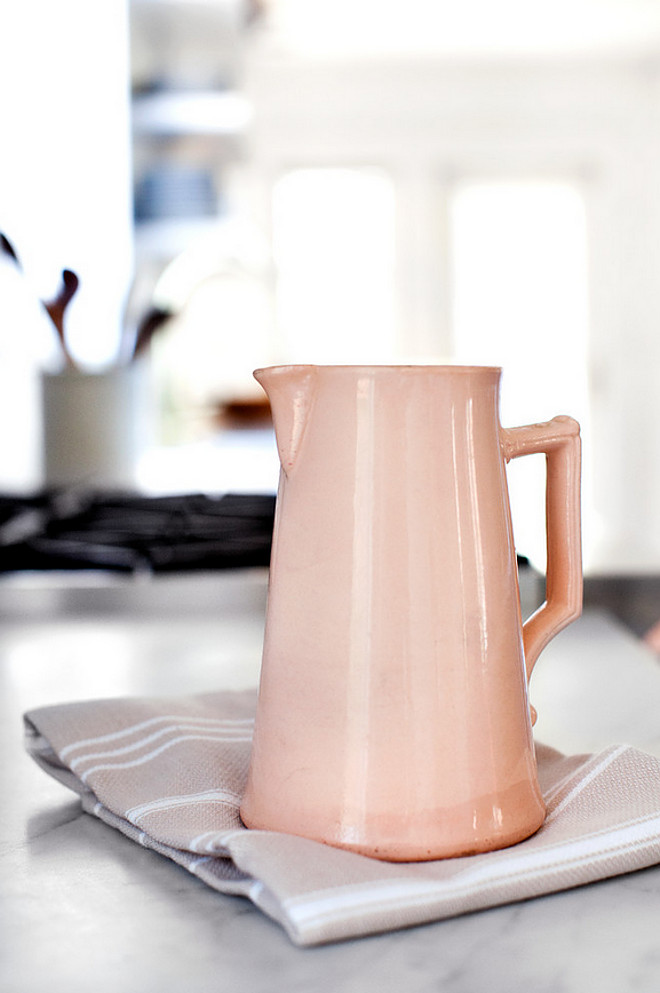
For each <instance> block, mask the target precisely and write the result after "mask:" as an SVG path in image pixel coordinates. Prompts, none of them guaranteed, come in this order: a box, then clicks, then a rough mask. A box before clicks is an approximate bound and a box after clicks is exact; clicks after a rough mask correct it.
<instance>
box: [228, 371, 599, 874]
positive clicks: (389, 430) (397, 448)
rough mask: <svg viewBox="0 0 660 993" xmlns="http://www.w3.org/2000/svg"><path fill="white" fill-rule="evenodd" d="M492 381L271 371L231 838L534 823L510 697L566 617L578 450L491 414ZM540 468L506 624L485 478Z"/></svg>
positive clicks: (422, 848) (366, 839)
mask: <svg viewBox="0 0 660 993" xmlns="http://www.w3.org/2000/svg"><path fill="white" fill-rule="evenodd" d="M500 375H501V370H500V369H498V368H489V367H465V366H279V367H274V368H269V369H260V370H257V372H256V373H255V376H256V378H257V380H258V381H259V382H260V383H261V384H262V386H263V387H264V389H265V390H266V393H267V395H268V397H269V399H270V403H271V407H272V411H273V418H274V425H275V433H276V438H277V444H278V450H279V455H280V460H281V474H280V486H279V491H278V498H277V509H276V519H275V528H274V536H273V550H272V562H271V574H270V586H269V594H268V608H267V619H266V630H265V641H264V654H263V662H262V671H261V680H260V688H259V697H258V705H257V715H256V724H255V735H254V742H253V748H252V756H251V762H250V770H249V776H248V783H247V788H246V793H245V796H244V799H243V803H242V806H241V816H242V818H243V821H244V823H245V824H247V825H248V826H249V827H252V828H263V829H269V830H274V831H284V832H289V833H292V834H296V835H302V836H304V837H307V838H311V839H315V840H317V841H321V842H325V843H327V844H330V845H334V846H338V847H341V848H348V849H351V850H354V851H357V852H360V853H363V854H366V855H370V856H374V857H376V858H382V859H388V860H393V861H402V860H406V861H407V860H423V859H436V858H442V857H447V856H455V855H464V854H470V853H474V852H481V851H487V850H490V849H494V848H501V847H505V846H507V845H510V844H513V843H515V842H517V841H520V840H522V839H523V838H525V837H527V836H529V835H530V834H532V833H533V832H535V831H536V830H537V829H538V828H539V826H540V825H541V824H542V822H543V820H544V817H545V808H544V804H543V799H542V797H541V793H540V789H539V784H538V780H537V773H536V763H535V757H534V749H533V740H532V729H531V724H532V719H531V716H530V706H529V702H528V683H529V677H530V675H531V672H532V667H533V666H534V663H535V662H536V659H537V657H538V655H539V653H540V652H541V650H542V649H543V648H544V646H545V645H546V644H547V643H548V641H549V640H550V639H551V638H552V637H553V636H554V635H555V634H556V633H557V632H558V631H559V630H561V629H562V628H563V627H565V625H566V624H568V623H569V622H570V621H571V620H573V619H574V618H576V617H577V616H578V615H579V613H580V610H581V600H582V571H581V552H580V523H579V521H580V517H579V514H580V511H579V501H580V496H579V486H580V483H579V480H580V438H579V426H578V424H577V422H576V421H574V420H573V419H572V418H570V417H564V416H560V417H556V418H554V419H553V420H551V421H549V422H547V423H542V424H534V425H530V426H527V427H516V428H503V427H501V425H500V421H499V385H500ZM532 452H544V453H545V454H546V462H547V505H546V515H547V544H548V561H547V578H546V600H545V603H544V604H543V605H542V606H541V607H540V608H539V610H538V611H537V612H536V613H535V614H534V615H533V616H532V617H531V618H530V619H529V620H527V621H526V622H525V623H523V622H522V618H521V608H520V597H519V589H518V572H517V562H516V553H515V548H514V542H513V534H512V524H511V514H510V509H509V498H508V492H507V483H506V468H505V467H506V463H507V461H508V460H510V459H512V458H516V457H518V456H520V455H527V454H529V453H532Z"/></svg>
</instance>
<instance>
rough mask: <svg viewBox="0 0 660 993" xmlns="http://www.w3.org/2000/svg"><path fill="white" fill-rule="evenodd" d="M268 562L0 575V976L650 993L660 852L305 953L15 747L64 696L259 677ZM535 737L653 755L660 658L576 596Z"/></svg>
mask: <svg viewBox="0 0 660 993" xmlns="http://www.w3.org/2000/svg"><path fill="white" fill-rule="evenodd" d="M265 591H266V574H265V571H262V570H250V571H245V572H243V573H238V572H237V573H217V574H215V575H210V574H209V575H203V576H194V577H193V576H189V577H185V578H176V577H163V578H162V579H158V580H139V579H138V580H130V581H123V582H117V583H114V584H112V585H107V584H105V583H103V582H101V583H98V584H96V585H95V584H94V583H93V582H91V583H90V581H89V580H88V579H87V580H83V579H77V580H76V579H74V580H71V579H70V578H69V579H68V580H67V581H66V582H65V583H61V584H58V582H57V581H56V579H55V578H54V577H51V578H50V579H43V580H41V581H40V582H37V583H35V584H33V585H30V584H29V582H27V581H24V582H23V583H22V584H18V585H16V584H12V583H6V582H5V583H0V620H1V621H2V624H1V625H0V686H1V688H2V692H1V694H0V708H2V720H1V721H0V740H1V747H2V762H1V763H0V795H1V796H2V817H1V818H0V894H1V895H0V945H1V946H2V954H1V955H0V989H2V990H3V993H37V991H39V993H41V991H42V990H43V989H45V988H46V989H48V990H49V991H60V990H61V991H63V993H64V991H67V993H76V991H78V990H81V991H82V990H85V991H88V990H93V991H95V993H105V991H108V993H109V991H111V990H112V991H113V993H114V991H116V990H122V991H130V993H141V991H145V993H147V991H149V993H151V991H153V990H156V989H158V990H160V991H162V993H170V991H175V990H176V991H178V990H181V991H183V990H186V991H188V990H191V991H195V993H206V991H209V993H210V991H217V990H224V989H227V990H232V991H233V993H261V991H269V993H270V991H272V989H273V988H274V986H277V988H281V989H286V990H287V993H297V991H303V990H304V991H316V990H321V989H322V990H323V991H324V993H334V991H336V993H356V991H358V990H359V991H360V993H369V991H370V990H374V991H379V993H384V991H395V990H396V991H401V990H405V991H406V993H427V991H428V993H431V991H438V990H442V991H443V993H474V991H486V990H487V991H488V993H505V991H506V993H511V991H513V990H520V989H530V990H534V991H535V993H573V991H575V993H578V991H579V993H584V991H585V990H586V989H597V990H598V991H599V993H622V991H623V990H625V991H627V993H635V991H637V990H639V991H640V993H646V991H648V990H650V989H655V988H657V987H658V985H659V983H660V953H659V952H658V942H657V907H658V901H659V899H660V867H657V868H651V869H646V870H643V871H640V872H636V873H632V874H630V875H626V876H621V877H618V878H615V879H611V880H606V881H604V882H600V883H595V884H591V885H589V886H585V887H581V888H579V889H575V890H571V891H566V892H562V893H557V894H553V895H550V896H547V897H542V898H538V899H535V900H530V901H526V902H523V903H518V904H513V905H509V906H504V907H499V908H495V909H492V910H487V911H482V912H479V913H474V914H470V915H466V916H464V917H460V918H455V919H453V920H448V921H444V922H439V923H436V924H430V925H425V926H422V927H416V928H411V929H410V930H403V931H397V932H392V933H389V934H384V935H377V936H374V937H369V938H363V939H359V940H355V941H347V942H343V943H340V944H335V945H329V946H325V947H319V948H311V949H300V948H296V947H295V946H294V945H292V944H291V942H290V941H289V939H288V938H287V936H286V934H285V933H284V931H283V930H282V929H281V928H280V927H279V926H278V925H277V924H275V923H273V922H272V921H271V920H269V919H268V918H267V917H265V916H264V915H263V914H262V913H261V912H260V911H259V910H257V909H256V908H255V907H254V906H253V905H252V904H251V903H249V902H248V901H247V900H244V899H242V898H239V897H228V896H223V895H221V894H218V893H215V892H213V891H211V890H209V889H208V888H207V887H205V886H204V885H203V884H202V883H201V882H200V881H199V880H196V879H195V878H193V877H191V876H189V875H188V874H187V873H185V872H184V871H183V870H182V869H180V868H178V867H177V866H176V865H174V864H173V863H171V862H169V861H166V860H165V859H163V858H161V857H160V856H158V855H157V854H155V853H153V852H149V851H146V850H144V849H141V848H139V847H138V846H136V845H134V844H133V843H132V842H130V841H128V840H127V839H126V838H124V837H123V836H121V835H119V834H118V833H117V832H115V831H113V830H112V829H110V828H108V827H107V826H105V825H103V824H102V823H100V822H98V821H96V820H95V819H94V818H92V817H89V816H87V815H85V814H83V813H82V812H81V810H80V806H79V803H78V801H77V799H76V798H75V797H74V796H73V795H72V794H71V793H69V792H68V791H67V790H66V789H65V788H64V787H63V786H61V785H59V784H58V783H56V782H55V781H53V780H52V779H50V778H49V777H48V776H46V775H45V774H44V773H43V772H42V771H41V770H40V769H39V768H38V767H37V766H36V765H35V764H34V763H33V762H32V761H31V760H30V759H28V758H27V757H26V755H25V754H24V752H23V746H22V727H21V715H22V713H23V712H24V711H25V710H26V709H29V708H33V707H36V706H41V705H44V704H49V703H56V702H60V701H64V700H74V699H87V698H91V697H105V696H124V695H134V694H147V695H148V694H152V695H154V694H168V693H174V694H177V693H190V692H203V691H206V690H212V689H218V688H223V687H226V688H236V689H239V688H243V687H249V686H253V685H254V684H255V683H256V680H257V676H258V670H259V661H260V653H261V637H262V625H263V609H264V604H265ZM532 702H533V703H534V705H535V706H536V707H537V709H538V710H539V714H540V716H539V721H538V724H537V728H536V734H537V737H538V738H539V740H542V741H545V742H547V743H548V744H551V745H554V746H555V747H557V748H560V749H562V750H564V751H568V752H578V751H579V752H584V751H593V750H595V749H598V748H601V747H604V746H605V745H608V744H611V743H613V742H622V741H627V742H630V743H632V744H635V745H638V746H640V747H643V748H646V749H647V750H650V751H653V752H654V753H655V754H659V755H660V716H659V715H660V663H658V662H657V661H656V658H655V656H653V655H652V654H651V653H650V652H649V651H648V650H647V649H646V648H645V647H644V646H643V645H642V644H641V643H640V642H638V641H637V640H636V639H635V638H634V637H633V636H632V635H631V634H629V633H628V632H627V631H626V630H625V629H624V628H623V627H621V626H620V625H619V624H618V623H617V622H616V621H614V620H613V619H612V618H611V617H610V616H609V615H608V614H606V613H602V612H598V611H593V610H589V611H587V612H586V613H585V615H584V616H583V618H581V619H580V621H578V622H576V623H575V624H573V625H572V626H571V627H570V628H568V629H567V630H566V631H565V632H563V633H562V634H561V635H560V636H559V637H558V638H556V639H555V641H554V642H553V643H552V644H551V645H550V646H549V647H548V649H546V651H545V652H544V654H543V656H542V658H541V660H540V661H539V663H538V666H537V669H536V670H535V673H534V676H533V680H532Z"/></svg>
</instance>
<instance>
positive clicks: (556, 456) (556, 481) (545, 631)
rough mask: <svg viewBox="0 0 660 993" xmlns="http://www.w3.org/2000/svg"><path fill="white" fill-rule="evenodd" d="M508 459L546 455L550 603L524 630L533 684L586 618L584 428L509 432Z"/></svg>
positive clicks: (565, 425) (560, 425)
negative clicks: (549, 651)
mask: <svg viewBox="0 0 660 993" xmlns="http://www.w3.org/2000/svg"><path fill="white" fill-rule="evenodd" d="M502 441H503V449H504V457H505V458H506V461H507V462H509V461H510V460H511V459H517V458H518V457H519V456H521V455H532V454H534V453H537V452H544V453H545V455H546V467H547V468H546V480H547V482H546V534H547V549H548V553H547V566H546V580H545V602H544V603H543V604H541V606H540V607H539V608H538V610H536V611H535V613H533V614H532V616H531V617H530V618H529V619H528V620H527V621H525V623H524V624H523V647H524V651H525V667H526V670H527V680H528V681H529V678H530V676H531V674H532V669H533V668H534V665H535V663H536V660H537V659H538V657H539V655H540V654H541V652H542V651H543V649H544V648H545V647H546V645H547V644H548V642H549V641H551V640H552V638H554V636H555V635H556V634H558V633H559V632H560V631H561V630H562V629H563V628H565V627H566V626H567V625H568V624H570V623H571V621H574V620H575V619H576V618H578V617H579V616H580V614H581V613H582V547H581V546H582V542H581V530H580V425H579V424H578V422H577V421H576V420H574V419H573V418H572V417H565V416H559V417H553V419H552V420H551V421H547V422H545V423H543V424H529V425H527V426H525V427H518V428H503V436H502Z"/></svg>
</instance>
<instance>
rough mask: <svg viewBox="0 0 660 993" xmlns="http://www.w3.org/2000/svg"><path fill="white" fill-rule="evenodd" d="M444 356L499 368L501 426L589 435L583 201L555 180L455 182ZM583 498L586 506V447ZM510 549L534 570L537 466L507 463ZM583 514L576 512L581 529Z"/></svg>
mask: <svg viewBox="0 0 660 993" xmlns="http://www.w3.org/2000/svg"><path fill="white" fill-rule="evenodd" d="M450 258H451V260H452V313H453V337H454V357H455V359H456V360H458V361H461V362H466V363H471V364H481V365H488V364H492V365H499V366H502V367H503V378H502V423H503V424H504V425H505V426H514V425H516V424H526V423H530V422H534V421H541V420H547V419H549V418H550V417H552V416H554V415H555V414H571V415H572V416H573V417H576V418H577V419H578V420H579V421H580V423H581V426H582V433H583V437H584V436H585V435H586V436H588V431H589V406H588V383H587V333H588V295H587V289H588V283H587V237H586V217H585V206H584V200H583V197H582V195H581V193H580V190H579V188H578V187H577V186H575V185H572V184H570V183H569V182H564V181H551V180H528V181H506V182H505V181H465V182H461V183H459V184H458V185H457V186H456V187H455V189H454V192H453V195H452V196H451V198H450ZM583 451H584V456H585V462H584V468H585V471H584V473H583V498H584V502H585V503H587V501H588V492H589V472H588V465H587V463H588V456H589V447H588V445H585V446H584V449H583ZM509 479H510V487H511V498H512V504H513V513H514V528H515V530H516V538H517V543H518V547H519V549H520V550H521V551H522V552H524V553H526V554H530V555H531V557H532V558H533V559H534V561H535V563H538V564H539V565H543V563H544V557H545V536H544V523H543V511H542V507H543V491H544V486H545V481H544V466H543V463H542V460H539V459H537V458H534V459H531V460H530V459H523V460H520V461H519V462H518V461H516V462H514V463H512V464H511V467H510V472H509ZM587 523H588V515H585V524H587Z"/></svg>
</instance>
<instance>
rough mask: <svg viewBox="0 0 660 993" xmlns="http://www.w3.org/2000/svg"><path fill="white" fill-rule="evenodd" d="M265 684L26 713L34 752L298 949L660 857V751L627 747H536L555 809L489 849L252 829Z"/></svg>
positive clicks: (102, 812) (95, 806) (90, 801)
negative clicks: (452, 854) (250, 808)
mask: <svg viewBox="0 0 660 993" xmlns="http://www.w3.org/2000/svg"><path fill="white" fill-rule="evenodd" d="M254 707H255V695H254V693H253V692H242V693H229V692H227V693H213V694H204V695H199V696H191V697H186V698H177V699H165V698H160V699H141V698H130V699H113V700H100V701H91V702H83V703H69V704H63V705H61V706H55V707H45V708H42V709H39V710H34V711H32V712H30V713H28V714H26V716H25V728H26V742H27V749H28V751H29V753H30V755H32V757H33V758H34V759H35V760H36V761H37V762H38V763H39V764H40V765H41V766H42V767H43V768H44V769H45V770H46V771H47V772H48V773H49V774H50V775H52V776H54V777H55V778H57V779H59V780H60V781H61V782H62V783H64V784H65V785H66V786H68V787H70V788H71V789H72V790H75V791H76V793H78V794H80V796H81V798H82V804H83V807H84V809H85V810H86V811H87V812H88V813H90V814H94V815H95V816H97V817H99V818H100V819H101V820H103V821H105V822H106V823H107V824H110V825H112V826H113V827H115V828H118V829H119V830H120V831H122V832H123V833H124V834H125V835H127V836H128V837H129V838H131V839H133V840H134V841H136V842H138V843H139V844H141V845H144V846H146V847H147V848H151V849H154V850H156V851H157V852H160V853H161V854H163V855H165V856H167V857H168V858H170V859H172V860H173V861H174V862H176V863H178V864H179V865H181V866H183V867H184V868H185V869H187V870H188V871H189V872H191V873H194V874H195V875H196V876H197V877H199V879H201V880H203V881H204V882H205V883H207V884H208V885H209V886H211V887H214V888H215V889H217V890H220V891H221V892H223V893H234V894H239V895H242V896H244V897H247V898H249V899H251V900H252V901H254V903H255V904H256V905H257V906H258V907H260V908H261V909H262V910H263V911H264V912H265V913H266V914H268V915H269V916H270V917H272V918H274V919H275V920H276V921H278V922H279V923H280V924H281V925H282V926H283V927H284V928H285V929H286V931H287V933H288V934H289V936H290V937H291V939H292V940H293V941H294V942H295V943H296V944H299V945H314V944H320V943H323V942H330V941H338V940H341V939H344V938H351V937H357V936H360V935H366V934H372V933H376V932H379V931H386V930H391V929H395V928H403V927H408V926H411V925H414V924H421V923H425V922H428V921H433V920H440V919H442V918H446V917H452V916H455V915H458V914H462V913H466V912H469V911H475V910H479V909H482V908H485V907H492V906H495V905H497V904H503V903H509V902H513V901H516V900H522V899H527V898H530V897H535V896H540V895H542V894H545V893H551V892H553V891H557V890H562V889H568V888H570V887H574V886H579V885H581V884H584V883H589V882H592V881H594V880H597V879H604V878H606V877H608V876H615V875H618V874H620V873H624V872H629V871H631V870H634V869H640V868H643V867H645V866H649V865H653V864H655V863H657V862H660V760H658V759H656V758H654V757H653V756H651V755H647V754H646V753H644V752H640V751H638V750H636V749H633V748H630V747H627V746H613V747H611V748H609V749H607V750H605V751H604V752H602V753H600V754H597V755H581V756H573V757H567V756H564V755H561V754H560V753H559V752H556V751H554V750H553V749H550V748H547V747H545V746H542V745H539V746H538V747H537V752H538V763H539V778H540V782H541V787H542V789H543V792H544V795H545V798H546V802H547V805H548V816H547V819H546V822H545V824H544V825H543V827H542V828H541V830H540V831H538V832H537V834H536V835H534V836H533V837H532V838H528V839H527V840H526V841H523V842H521V843H520V844H518V845H515V846H513V847H511V848H507V849H503V850H501V851H498V852H489V853H488V854H485V855H472V856H469V857H464V858H456V859H446V860H441V861H434V862H419V863H399V864H395V863H387V862H379V861H376V860H374V859H370V858H366V857H365V856H362V855H356V854H353V853H352V852H346V851H340V850H339V849H334V848H330V847H328V846H325V845H322V844H318V843H317V842H313V841H308V840H306V839H304V838H298V837H294V836H292V835H286V834H277V833H274V832H270V831H251V830H247V829H246V828H245V827H243V825H242V823H241V820H240V817H239V803H240V798H241V793H242V790H243V786H244V783H245V778H246V775H247V767H248V762H249V754H250V741H251V733H252V726H253V714H254Z"/></svg>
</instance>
